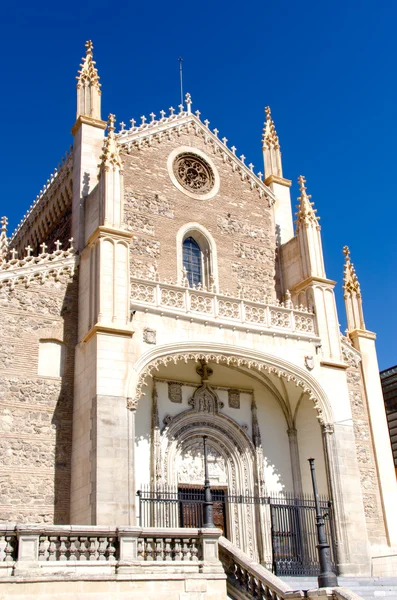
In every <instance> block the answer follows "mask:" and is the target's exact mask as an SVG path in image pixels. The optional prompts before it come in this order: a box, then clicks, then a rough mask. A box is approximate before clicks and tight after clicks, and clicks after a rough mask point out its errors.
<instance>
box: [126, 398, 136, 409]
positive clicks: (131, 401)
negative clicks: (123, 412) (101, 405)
mask: <svg viewBox="0 0 397 600" xmlns="http://www.w3.org/2000/svg"><path fill="white" fill-rule="evenodd" d="M127 408H128V410H136V409H137V408H138V398H127Z"/></svg>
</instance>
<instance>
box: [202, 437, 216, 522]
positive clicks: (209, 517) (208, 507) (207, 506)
mask: <svg viewBox="0 0 397 600" xmlns="http://www.w3.org/2000/svg"><path fill="white" fill-rule="evenodd" d="M206 440H207V436H206V435H203V444H204V524H203V526H204V527H214V515H213V504H212V494H211V487H210V479H209V476H208V458H207V444H206Z"/></svg>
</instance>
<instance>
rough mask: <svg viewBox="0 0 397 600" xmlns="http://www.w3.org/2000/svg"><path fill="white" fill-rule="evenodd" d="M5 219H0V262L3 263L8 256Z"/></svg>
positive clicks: (6, 222)
mask: <svg viewBox="0 0 397 600" xmlns="http://www.w3.org/2000/svg"><path fill="white" fill-rule="evenodd" d="M7 225H8V219H7V217H1V233H0V262H4V261H5V260H6V258H7V254H8V238H7Z"/></svg>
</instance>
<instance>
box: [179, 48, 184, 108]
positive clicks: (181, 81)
mask: <svg viewBox="0 0 397 600" xmlns="http://www.w3.org/2000/svg"><path fill="white" fill-rule="evenodd" d="M178 60H179V80H180V85H181V104H183V67H182V63H183V58H181V57H179V58H178Z"/></svg>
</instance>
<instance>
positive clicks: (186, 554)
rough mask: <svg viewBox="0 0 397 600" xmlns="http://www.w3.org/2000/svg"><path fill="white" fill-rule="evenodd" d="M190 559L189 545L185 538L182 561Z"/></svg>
mask: <svg viewBox="0 0 397 600" xmlns="http://www.w3.org/2000/svg"><path fill="white" fill-rule="evenodd" d="M189 559H190V552H189V544H188V540H187V539H186V538H185V539H184V540H183V542H182V560H184V561H188V560H189Z"/></svg>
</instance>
